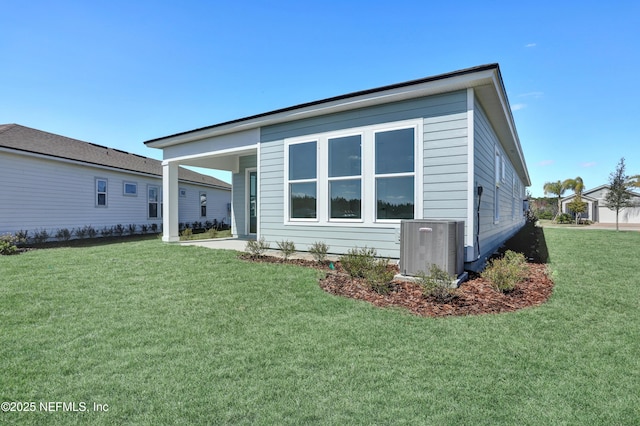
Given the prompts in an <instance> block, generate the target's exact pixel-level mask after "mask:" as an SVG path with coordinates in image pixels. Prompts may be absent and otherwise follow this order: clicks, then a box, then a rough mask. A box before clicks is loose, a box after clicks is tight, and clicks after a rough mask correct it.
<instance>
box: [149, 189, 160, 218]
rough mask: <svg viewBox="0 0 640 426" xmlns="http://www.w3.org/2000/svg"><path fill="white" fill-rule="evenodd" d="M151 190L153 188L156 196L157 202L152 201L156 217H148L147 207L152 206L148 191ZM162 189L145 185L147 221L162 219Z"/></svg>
mask: <svg viewBox="0 0 640 426" xmlns="http://www.w3.org/2000/svg"><path fill="white" fill-rule="evenodd" d="M151 188H155V190H156V194H157V198H158V199H157V201H154V203H155V204H156V216H155V217H154V216H151V215H149V205H150V204H152V202H151V199H150V198H149V190H150V189H151ZM161 190H162V188H161V187H160V186H158V185H147V219H160V218H161V217H162V203H161V197H162V195H161V194H162V192H161Z"/></svg>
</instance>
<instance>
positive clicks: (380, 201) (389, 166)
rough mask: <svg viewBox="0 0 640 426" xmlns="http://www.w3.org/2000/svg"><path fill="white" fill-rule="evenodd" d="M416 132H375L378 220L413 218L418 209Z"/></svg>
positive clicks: (405, 130) (411, 129) (404, 130)
mask: <svg viewBox="0 0 640 426" xmlns="http://www.w3.org/2000/svg"><path fill="white" fill-rule="evenodd" d="M414 151H415V131H414V129H413V128H409V129H399V130H391V131H386V132H378V133H376V134H375V155H376V170H375V179H376V219H381V220H386V219H413V218H414V211H415V200H414V198H415V196H414V194H415V187H414V185H415V178H414V175H415V173H414V171H415V153H414Z"/></svg>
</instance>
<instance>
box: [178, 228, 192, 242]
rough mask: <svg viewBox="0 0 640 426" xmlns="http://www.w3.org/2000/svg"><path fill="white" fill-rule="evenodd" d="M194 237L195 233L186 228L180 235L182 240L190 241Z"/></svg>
mask: <svg viewBox="0 0 640 426" xmlns="http://www.w3.org/2000/svg"><path fill="white" fill-rule="evenodd" d="M192 235H193V231H192V230H191V228H184V230H183V231H182V232H181V233H180V239H184V240H188V239H189V237H191V236H192Z"/></svg>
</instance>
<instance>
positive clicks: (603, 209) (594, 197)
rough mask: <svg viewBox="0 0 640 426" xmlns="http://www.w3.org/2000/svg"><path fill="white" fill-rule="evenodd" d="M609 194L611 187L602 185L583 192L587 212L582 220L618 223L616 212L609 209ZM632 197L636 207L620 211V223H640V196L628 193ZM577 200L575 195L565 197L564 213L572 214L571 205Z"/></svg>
mask: <svg viewBox="0 0 640 426" xmlns="http://www.w3.org/2000/svg"><path fill="white" fill-rule="evenodd" d="M607 192H609V185H600V186H598V187H596V188H593V189H590V190H589V191H583V192H582V196H581V198H582V201H584V202H586V203H587V211H586V212H584V213H582V215H581V218H582V219H585V220H590V221H592V222H598V223H612V224H615V223H616V212H615V210H611V209H609V208H608V207H607V203H606V201H605V198H604V197H605V196H606V195H607ZM628 192H629V194H630V195H631V202H632V203H633V204H634V205H635V207H626V208H624V209H622V210H620V214H619V216H618V220H619V223H640V194H638V193H637V192H633V191H628ZM574 199H575V194H573V195H571V196H569V197H564V198H563V199H562V200H561V202H562V212H563V213H569V214H572V213H571V211H570V210H569V204H570V203H571V202H572V201H573V200H574Z"/></svg>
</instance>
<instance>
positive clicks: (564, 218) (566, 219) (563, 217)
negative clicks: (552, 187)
mask: <svg viewBox="0 0 640 426" xmlns="http://www.w3.org/2000/svg"><path fill="white" fill-rule="evenodd" d="M556 222H558V223H573V218H572V217H571V215H570V214H569V213H562V214H559V215H558V218H557V219H556Z"/></svg>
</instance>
